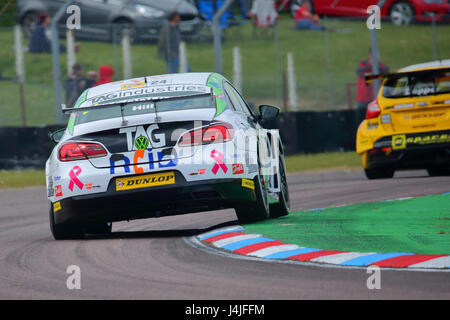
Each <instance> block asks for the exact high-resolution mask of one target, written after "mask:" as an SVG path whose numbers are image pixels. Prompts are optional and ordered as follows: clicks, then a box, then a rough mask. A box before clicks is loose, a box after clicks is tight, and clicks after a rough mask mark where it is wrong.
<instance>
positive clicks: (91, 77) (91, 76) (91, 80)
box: [87, 70, 98, 88]
mask: <svg viewBox="0 0 450 320" xmlns="http://www.w3.org/2000/svg"><path fill="white" fill-rule="evenodd" d="M87 81H88V88H90V87H92V86H94V84H95V83H96V82H97V81H98V72H97V71H94V70H91V71H89V72H88V79H87Z"/></svg>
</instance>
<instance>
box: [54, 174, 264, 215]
mask: <svg viewBox="0 0 450 320" xmlns="http://www.w3.org/2000/svg"><path fill="white" fill-rule="evenodd" d="M175 181H176V184H172V185H162V186H156V187H155V186H153V187H145V188H140V189H132V190H124V191H116V182H115V179H112V180H111V181H110V183H109V186H108V189H107V191H106V192H102V193H96V194H92V195H80V196H74V197H70V198H65V199H62V200H59V201H58V202H59V204H58V208H59V209H58V210H54V211H55V223H56V224H62V223H69V222H70V223H77V222H80V223H89V222H99V221H107V222H114V221H123V220H133V219H140V218H151V217H161V216H167V215H177V214H185V213H193V212H199V211H210V210H218V209H225V208H234V207H235V206H236V204H238V203H248V202H252V201H255V200H256V196H255V192H254V190H253V189H251V188H247V187H244V186H243V184H242V179H236V178H233V179H213V180H204V181H198V182H187V181H186V180H185V179H184V177H183V175H182V174H181V173H179V172H175ZM53 205H54V206H55V204H53Z"/></svg>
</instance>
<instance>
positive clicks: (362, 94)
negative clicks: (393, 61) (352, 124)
mask: <svg viewBox="0 0 450 320" xmlns="http://www.w3.org/2000/svg"><path fill="white" fill-rule="evenodd" d="M379 68H380V73H388V72H389V68H388V67H386V65H384V63H383V62H381V61H379ZM372 72H373V70H372V52H371V50H370V49H369V54H368V58H367V59H366V60H363V61H361V62H360V63H359V65H358V67H357V68H356V74H357V76H358V81H357V84H356V106H357V108H358V110H362V111H364V112H365V110H366V107H367V105H368V104H369V103H370V102H372V101H373V100H374V99H375V98H374V95H373V85H372V84H366V81H365V79H364V75H365V74H370V73H372ZM362 111H361V112H362Z"/></svg>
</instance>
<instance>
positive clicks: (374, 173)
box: [364, 168, 394, 180]
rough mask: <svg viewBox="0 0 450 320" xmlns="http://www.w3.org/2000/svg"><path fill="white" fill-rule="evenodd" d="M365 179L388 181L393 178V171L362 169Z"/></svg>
mask: <svg viewBox="0 0 450 320" xmlns="http://www.w3.org/2000/svg"><path fill="white" fill-rule="evenodd" d="M364 172H365V174H366V177H367V179H369V180H373V179H388V178H392V177H393V176H394V170H393V169H384V168H380V169H364Z"/></svg>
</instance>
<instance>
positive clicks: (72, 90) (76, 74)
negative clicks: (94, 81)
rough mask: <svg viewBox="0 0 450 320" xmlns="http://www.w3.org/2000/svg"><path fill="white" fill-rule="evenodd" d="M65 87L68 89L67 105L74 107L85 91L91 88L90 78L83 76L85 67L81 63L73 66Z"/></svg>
mask: <svg viewBox="0 0 450 320" xmlns="http://www.w3.org/2000/svg"><path fill="white" fill-rule="evenodd" d="M64 88H65V89H66V107H67V108H72V107H73V105H74V104H75V102H76V101H77V99H78V97H79V96H80V95H81V94H82V93H83V91H84V90H86V89H87V88H89V86H88V80H87V79H86V78H85V77H83V67H82V66H81V65H80V64H79V63H75V64H74V65H73V66H72V71H71V73H70V75H69V76H68V77H67V79H66V82H65V84H64Z"/></svg>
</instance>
